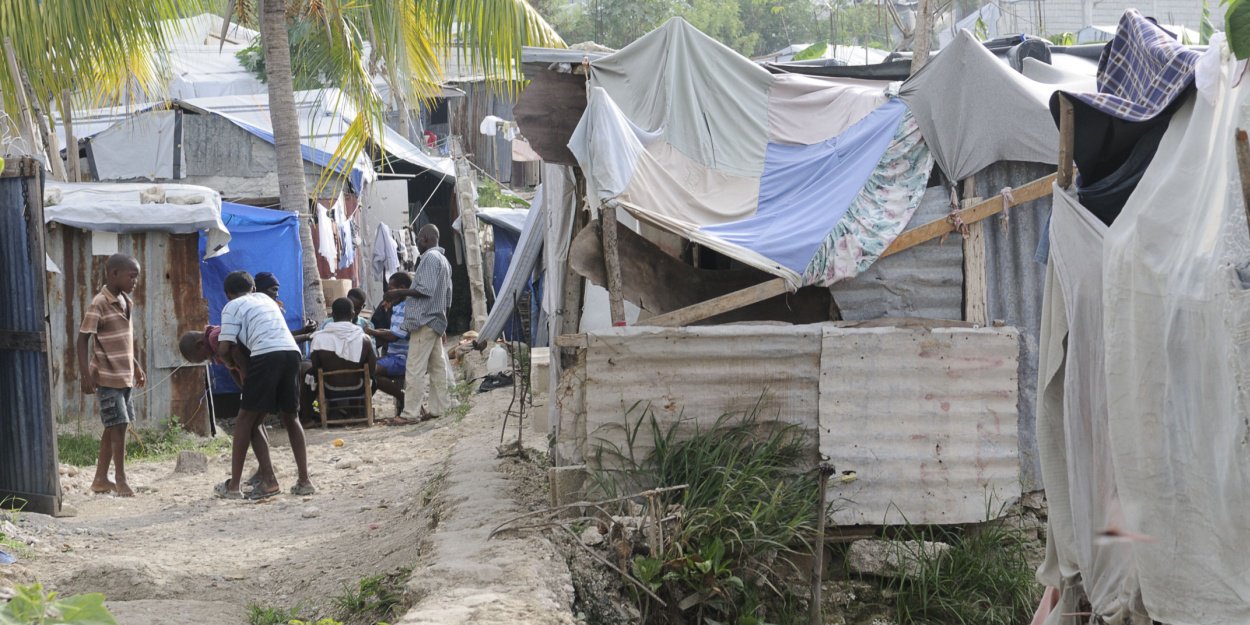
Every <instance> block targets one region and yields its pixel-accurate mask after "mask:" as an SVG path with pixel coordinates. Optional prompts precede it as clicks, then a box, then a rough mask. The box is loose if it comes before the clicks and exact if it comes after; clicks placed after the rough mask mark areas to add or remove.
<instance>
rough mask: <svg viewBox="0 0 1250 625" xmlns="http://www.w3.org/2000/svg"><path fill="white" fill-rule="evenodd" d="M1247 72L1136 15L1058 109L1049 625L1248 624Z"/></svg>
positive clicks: (1049, 373)
mask: <svg viewBox="0 0 1250 625" xmlns="http://www.w3.org/2000/svg"><path fill="white" fill-rule="evenodd" d="M1242 70H1243V67H1242V65H1241V64H1239V63H1238V62H1237V60H1236V59H1235V58H1233V56H1232V54H1231V53H1230V51H1229V48H1228V46H1227V45H1226V43H1225V42H1224V41H1223V37H1222V35H1217V36H1216V38H1214V39H1213V40H1212V42H1211V45H1210V47H1209V48H1208V49H1207V50H1206V51H1205V52H1203V53H1201V54H1199V53H1198V52H1195V51H1193V50H1190V49H1187V48H1185V47H1184V46H1182V45H1180V44H1179V43H1178V42H1176V41H1175V40H1174V39H1173V38H1172V37H1171V36H1170V35H1168V34H1167V33H1166V32H1165V31H1163V30H1162V29H1160V28H1159V27H1158V26H1156V25H1154V24H1153V23H1151V22H1150V21H1148V20H1146V19H1145V18H1143V17H1142V16H1141V14H1139V13H1137V12H1136V11H1128V12H1126V13H1125V15H1124V17H1123V18H1122V19H1121V21H1120V25H1119V28H1118V30H1117V32H1116V37H1115V39H1114V40H1113V41H1112V43H1111V44H1110V46H1109V48H1108V51H1107V55H1106V57H1105V59H1104V63H1103V64H1102V66H1101V68H1100V73H1099V81H1098V84H1099V88H1100V89H1099V91H1098V92H1097V93H1066V94H1058V95H1056V97H1055V100H1054V102H1053V108H1054V110H1055V114H1056V117H1057V118H1058V119H1059V121H1060V126H1061V129H1063V134H1064V141H1065V143H1067V142H1070V144H1071V146H1072V149H1071V154H1072V155H1073V158H1074V161H1075V165H1076V168H1077V169H1079V171H1080V176H1079V177H1078V178H1075V179H1074V178H1072V176H1071V175H1070V173H1067V174H1065V175H1063V176H1061V180H1063V182H1064V184H1063V185H1059V186H1057V187H1056V191H1055V195H1054V211H1053V215H1052V219H1051V223H1050V240H1049V261H1050V262H1049V265H1048V268H1047V285H1046V295H1045V306H1044V311H1043V320H1042V334H1041V341H1042V342H1041V357H1040V362H1039V380H1038V388H1039V404H1038V438H1039V442H1040V443H1041V452H1042V456H1041V459H1042V469H1043V472H1044V476H1045V484H1046V493H1047V500H1048V502H1049V505H1050V516H1049V522H1048V530H1047V539H1048V540H1047V557H1046V561H1045V562H1044V563H1043V565H1042V567H1041V569H1040V571H1039V579H1041V581H1043V582H1044V583H1045V584H1047V585H1048V586H1050V587H1051V588H1052V592H1050V593H1048V599H1047V600H1046V601H1044V603H1043V606H1042V608H1043V609H1042V613H1043V614H1045V613H1046V611H1047V610H1049V617H1048V618H1046V621H1045V622H1046V623H1062V622H1067V617H1066V616H1065V614H1066V613H1070V612H1073V611H1077V610H1082V608H1080V607H1078V606H1086V605H1087V606H1088V611H1089V612H1091V613H1092V614H1091V617H1092V619H1093V620H1097V621H1099V622H1105V623H1113V624H1115V623H1130V622H1141V621H1146V622H1149V621H1154V622H1163V623H1170V624H1176V625H1189V624H1197V623H1242V622H1247V621H1250V603H1248V602H1247V601H1246V597H1247V596H1250V587H1248V584H1250V578H1247V576H1246V575H1245V574H1244V562H1246V560H1247V556H1250V554H1248V553H1247V544H1248V543H1247V541H1246V540H1245V537H1246V536H1247V535H1248V534H1250V521H1248V520H1247V517H1246V515H1245V514H1242V512H1241V509H1242V507H1243V506H1242V503H1241V502H1243V501H1244V499H1245V496H1246V494H1247V493H1248V492H1250V478H1247V476H1250V457H1247V455H1246V453H1245V445H1246V441H1247V439H1248V438H1250V426H1248V425H1247V421H1246V415H1247V414H1250V405H1248V401H1250V397H1247V393H1246V388H1247V384H1246V381H1247V379H1248V378H1247V376H1246V372H1247V371H1250V348H1248V345H1247V334H1246V329H1247V327H1250V325H1248V317H1247V310H1248V309H1247V307H1246V298H1245V294H1246V288H1247V281H1246V279H1245V277H1244V276H1246V272H1245V271H1244V269H1245V268H1246V267H1247V266H1250V238H1248V236H1247V230H1248V229H1247V213H1246V212H1245V211H1246V206H1247V198H1246V197H1244V195H1243V191H1242V190H1244V189H1245V188H1246V187H1245V185H1244V182H1245V177H1246V176H1247V175H1250V162H1246V161H1240V162H1239V159H1238V156H1237V153H1238V151H1239V146H1238V145H1237V140H1236V139H1235V137H1236V135H1237V132H1238V127H1239V126H1243V125H1244V124H1245V121H1244V120H1245V111H1246V106H1247V90H1246V89H1245V87H1244V84H1242V83H1240V82H1239V80H1238V78H1239V77H1240V76H1241V75H1242ZM1195 85H1196V89H1195V88H1194V86H1195ZM1071 170H1072V163H1071V162H1065V163H1061V173H1063V172H1071ZM1239 177H1240V178H1241V179H1242V183H1241V184H1240V185H1239V184H1238V178H1239ZM1069 181H1070V182H1071V183H1072V188H1070V189H1069V188H1066V187H1067V186H1068V185H1067V183H1068V182H1069Z"/></svg>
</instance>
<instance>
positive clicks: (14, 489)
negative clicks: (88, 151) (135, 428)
mask: <svg viewBox="0 0 1250 625" xmlns="http://www.w3.org/2000/svg"><path fill="white" fill-rule="evenodd" d="M15 160H16V159H15ZM30 173H32V174H33V175H31V176H28V177H0V293H3V294H4V297H0V332H2V333H4V334H8V333H10V332H13V333H22V336H25V337H31V335H35V336H39V335H42V336H43V337H47V335H48V327H47V322H46V321H45V314H46V304H47V302H46V300H45V296H44V254H43V245H42V242H41V241H40V240H39V234H40V232H41V227H40V226H39V224H42V223H43V212H42V210H41V206H40V205H41V203H42V197H43V185H42V182H41V174H40V173H39V172H38V171H32V172H30ZM28 195H29V196H30V197H31V198H32V199H33V200H34V201H33V202H32V203H31V204H29V205H28V204H27V196H28ZM31 224H34V227H29V226H30V225H31ZM8 336H9V337H10V338H11V339H15V338H16V337H17V335H16V334H13V335H8ZM3 338H4V337H0V339H3ZM9 347H19V346H17V345H10V346H9ZM27 347H29V346H27ZM48 378H49V368H48V352H47V349H46V347H45V348H44V349H43V350H35V349H29V348H20V349H11V348H7V347H6V348H0V508H3V507H6V506H14V505H16V506H18V507H21V506H23V505H24V506H25V509H27V510H29V511H33V512H40V513H45V514H53V513H56V512H59V511H60V509H61V486H60V479H59V477H58V474H57V450H56V422H55V421H54V419H53V414H52V410H51V406H50V404H51V399H50V394H49V389H48V382H49V379H48ZM9 497H19V498H21V499H22V500H24V504H23V502H12V501H10V502H7V503H6V502H5V500H6V499H8V498H9Z"/></svg>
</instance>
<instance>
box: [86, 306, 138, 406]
mask: <svg viewBox="0 0 1250 625" xmlns="http://www.w3.org/2000/svg"><path fill="white" fill-rule="evenodd" d="M134 308H135V307H134V302H132V301H131V300H130V297H129V296H127V295H126V294H125V293H122V292H118V293H117V295H113V293H112V291H109V289H108V287H107V286H105V287H102V288H101V289H100V292H99V293H96V295H95V297H94V298H92V299H91V304H90V305H88V306H87V312H86V314H84V315H83V317H82V324H81V325H79V326H78V331H79V332H80V333H82V334H92V335H95V340H94V341H92V342H91V355H92V359H91V360H92V362H91V369H92V370H94V371H95V372H96V384H98V385H99V386H103V387H105V388H130V387H132V386H134V385H135V336H134V326H133V324H132V323H131V320H130V314H131V311H133V310H134Z"/></svg>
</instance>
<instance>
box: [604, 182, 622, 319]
mask: <svg viewBox="0 0 1250 625" xmlns="http://www.w3.org/2000/svg"><path fill="white" fill-rule="evenodd" d="M616 207H617V204H616V202H608V203H606V204H603V205H601V206H600V207H599V221H600V223H601V226H602V227H601V228H599V232H600V236H602V237H603V268H604V276H606V277H607V280H606V282H607V283H608V310H609V311H610V312H611V314H612V325H613V326H623V325H625V300H624V298H623V297H622V295H621V255H620V251H619V250H618V249H617V245H616V228H617V223H616V222H617V220H616Z"/></svg>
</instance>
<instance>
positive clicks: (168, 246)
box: [44, 181, 230, 434]
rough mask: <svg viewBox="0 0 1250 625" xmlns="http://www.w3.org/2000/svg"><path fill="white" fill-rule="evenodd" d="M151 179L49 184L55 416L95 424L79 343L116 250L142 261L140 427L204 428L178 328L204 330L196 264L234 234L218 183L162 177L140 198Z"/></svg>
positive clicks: (137, 301)
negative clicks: (172, 423) (144, 380)
mask: <svg viewBox="0 0 1250 625" xmlns="http://www.w3.org/2000/svg"><path fill="white" fill-rule="evenodd" d="M151 188H152V185H150V184H110V183H89V184H86V183H84V184H73V183H61V182H52V181H49V182H47V183H46V187H45V195H46V200H45V207H44V220H45V222H46V223H47V233H46V237H45V240H46V249H47V254H48V259H49V261H50V263H51V265H52V266H54V268H51V267H50V269H51V270H52V273H49V274H48V315H49V326H50V328H51V330H52V332H51V335H50V337H49V346H50V350H51V353H53V354H55V355H56V356H55V357H54V358H52V362H51V366H52V410H53V413H54V414H55V415H57V418H58V422H60V423H62V424H65V423H71V424H78V426H80V427H86V428H90V429H96V428H98V427H99V419H98V418H96V417H95V414H96V406H95V400H94V396H84V395H83V394H82V390H81V388H80V386H79V379H78V378H79V376H78V355H77V353H76V352H75V342H76V341H77V338H78V324H79V323H80V322H81V321H82V316H83V311H84V310H85V308H86V307H87V305H88V304H90V303H91V299H92V298H93V297H95V295H96V293H97V292H99V290H100V288H101V287H102V285H103V279H104V262H105V260H106V259H107V257H108V255H110V254H112V253H114V252H124V253H127V254H130V255H131V256H134V257H135V259H136V260H138V261H139V265H140V267H141V269H142V271H141V273H140V276H139V284H138V286H137V287H136V288H135V291H134V293H133V294H132V297H133V300H134V310H133V311H132V313H131V316H132V318H133V319H134V327H135V337H134V338H135V350H136V353H137V354H138V356H139V358H140V364H141V365H142V366H143V368H144V370H145V371H146V372H147V375H148V386H147V387H146V388H144V389H142V390H139V391H136V393H135V395H134V404H135V412H136V416H137V419H138V423H139V425H140V426H141V427H157V426H159V425H160V424H161V423H162V422H164V421H165V420H167V419H171V418H176V419H177V420H178V421H179V422H181V423H182V424H183V426H185V427H186V428H187V429H189V430H191V431H193V432H196V433H199V434H208V433H209V432H210V431H211V420H210V418H209V415H208V405H207V402H206V395H205V390H206V380H205V375H204V371H203V370H202V369H201V368H199V367H190V366H187V365H188V363H187V362H186V361H185V360H184V359H183V357H182V354H181V353H180V352H179V351H178V337H179V336H181V335H182V333H183V332H187V331H189V330H202V329H203V328H204V325H205V323H206V322H207V321H208V316H207V310H208V309H207V306H206V304H205V301H204V298H203V296H202V295H201V291H200V286H199V285H200V278H199V271H198V269H197V267H198V265H199V257H200V256H201V247H200V244H199V237H200V236H201V235H202V236H203V237H204V238H205V243H206V245H205V247H204V248H203V252H202V254H203V255H204V256H206V257H213V256H217V255H220V254H223V253H225V252H226V251H228V249H229V241H230V233H229V231H228V230H227V229H226V227H225V225H224V224H223V223H222V220H221V198H220V196H218V195H217V192H216V191H213V190H212V189H209V188H206V187H197V186H193V185H178V184H167V185H160V186H159V189H160V191H161V194H160V195H157V196H156V197H154V198H152V199H154V200H156V201H155V202H154V203H147V202H145V201H144V200H143V199H141V195H140V194H141V193H144V192H148V191H149V190H150V189H151Z"/></svg>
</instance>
